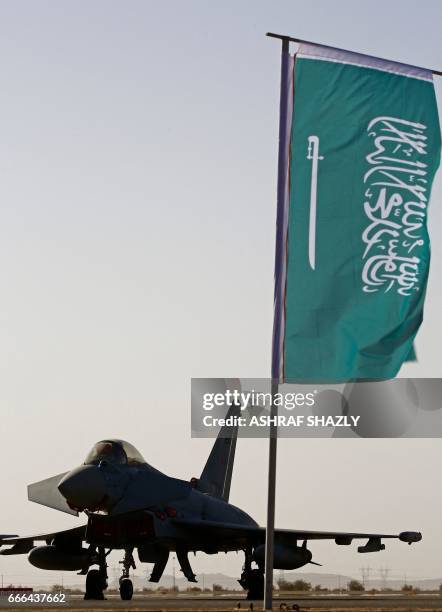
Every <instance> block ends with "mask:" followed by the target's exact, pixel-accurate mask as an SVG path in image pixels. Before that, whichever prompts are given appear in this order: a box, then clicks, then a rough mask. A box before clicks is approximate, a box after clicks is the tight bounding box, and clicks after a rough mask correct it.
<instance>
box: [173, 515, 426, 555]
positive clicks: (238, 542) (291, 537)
mask: <svg viewBox="0 0 442 612" xmlns="http://www.w3.org/2000/svg"><path fill="white" fill-rule="evenodd" d="M174 523H175V524H176V525H177V526H178V527H180V528H182V529H185V530H186V529H187V530H189V531H192V532H193V533H194V535H195V536H196V537H197V536H199V537H200V538H204V539H207V540H211V541H215V542H219V543H221V542H225V543H226V544H227V545H229V546H230V547H234V546H238V548H230V550H239V549H240V548H242V547H244V545H245V544H248V545H252V546H256V545H258V544H262V543H264V542H265V534H266V530H265V528H264V527H259V526H258V525H256V526H255V525H237V524H233V523H221V522H217V521H204V520H192V519H175V520H174ZM391 538H396V539H399V540H401V541H402V542H407V543H408V544H412V543H413V542H419V541H420V540H421V539H422V535H421V534H420V533H419V532H416V531H403V532H401V533H399V534H391V533H361V532H343V531H309V530H301V529H275V541H276V542H279V543H284V544H287V545H289V546H291V545H292V546H296V544H297V542H298V541H299V540H301V541H304V540H334V541H335V543H336V544H338V545H341V546H342V545H343V546H348V545H350V544H351V543H352V541H353V540H359V539H361V540H365V539H366V540H368V542H370V543H373V545H374V544H376V545H377V543H379V544H380V541H381V540H383V539H391ZM360 548H361V549H363V548H364V547H360ZM360 552H370V550H369V549H368V548H367V550H360Z"/></svg>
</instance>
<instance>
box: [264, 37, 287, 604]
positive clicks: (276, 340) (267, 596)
mask: <svg viewBox="0 0 442 612" xmlns="http://www.w3.org/2000/svg"><path fill="white" fill-rule="evenodd" d="M289 59H290V55H289V40H287V39H283V40H282V48H281V93H280V101H279V149H278V187H277V220H276V227H277V230H276V247H275V323H274V330H273V355H272V388H271V392H272V406H271V413H270V414H271V417H277V416H278V407H277V406H276V405H275V402H274V397H275V394H276V393H277V392H278V381H279V371H278V369H279V368H278V367H277V359H278V358H277V357H276V355H277V354H279V345H280V337H281V325H280V320H279V316H278V315H279V312H277V310H278V309H280V308H282V304H281V302H280V300H279V299H278V296H279V295H280V293H279V284H278V283H277V280H278V278H279V276H280V273H279V272H280V264H281V261H282V259H283V257H284V256H285V254H284V247H283V236H282V231H283V216H284V199H285V185H286V176H287V168H286V163H285V160H286V148H287V130H286V126H287V109H288V104H287V102H288V93H289V92H288V87H289V70H288V69H289ZM274 421H276V418H272V419H271V425H270V432H269V436H270V437H269V472H268V489H267V528H266V550H265V584H264V609H265V610H272V601H273V558H274V539H275V538H274V535H275V533H274V532H275V491H276V449H277V441H278V427H277V425H276V423H274Z"/></svg>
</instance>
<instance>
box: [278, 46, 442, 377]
mask: <svg viewBox="0 0 442 612" xmlns="http://www.w3.org/2000/svg"><path fill="white" fill-rule="evenodd" d="M287 76H288V79H289V82H290V87H289V88H288V89H289V94H288V95H289V100H288V108H289V112H288V117H287V130H288V131H289V137H288V139H287V140H288V143H289V144H288V147H287V151H286V164H287V167H286V169H287V185H286V196H285V201H284V203H283V207H282V209H281V210H278V221H277V223H278V236H279V240H281V241H282V246H281V249H280V253H282V255H281V256H280V258H279V260H278V257H277V261H276V287H275V321H274V338H273V377H274V378H277V379H279V381H280V382H291V381H292V382H295V381H306V382H307V381H323V382H326V381H327V382H341V381H348V380H369V379H386V378H392V377H394V376H396V374H397V373H398V371H399V368H400V367H401V365H402V364H403V363H404V361H407V360H409V359H413V358H414V350H413V340H414V338H415V336H416V333H417V331H418V329H419V326H420V324H421V322H422V317H423V306H424V299H425V290H426V284H427V277H428V270H429V262H430V244H429V237H428V232H427V209H428V203H429V199H430V192H431V185H432V181H433V178H434V174H435V172H436V169H437V167H438V164H439V159H440V127H439V121H438V114H437V106H436V99H435V92H434V87H433V78H432V73H431V72H430V71H427V70H423V69H420V68H416V67H413V66H408V65H404V64H397V63H394V62H389V61H386V60H381V59H378V58H374V57H370V56H364V55H359V54H355V53H350V52H346V51H341V50H338V49H333V48H330V47H322V46H317V45H311V44H302V45H301V46H300V49H299V52H298V53H297V54H296V56H295V58H294V59H293V58H291V60H290V62H289V72H288V75H287Z"/></svg>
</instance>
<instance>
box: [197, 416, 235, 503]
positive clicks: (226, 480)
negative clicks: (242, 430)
mask: <svg viewBox="0 0 442 612" xmlns="http://www.w3.org/2000/svg"><path fill="white" fill-rule="evenodd" d="M239 414H240V409H239V406H236V405H232V406H231V407H230V408H229V411H228V413H227V416H226V418H228V417H230V416H239ZM237 437H238V425H235V426H233V427H232V426H227V425H225V426H224V427H222V428H221V430H220V432H219V434H218V437H217V438H216V440H215V444H214V445H213V447H212V450H211V452H210V455H209V458H208V459H207V462H206V465H205V466H204V470H203V471H202V474H201V476H200V479H199V480H198V484H197V486H196V488H197V489H198V490H199V491H202V492H203V493H208V494H209V495H212V496H213V497H218V498H219V499H222V500H224V501H229V495H230V484H231V482H232V472H233V463H234V460H235V450H236V440H237Z"/></svg>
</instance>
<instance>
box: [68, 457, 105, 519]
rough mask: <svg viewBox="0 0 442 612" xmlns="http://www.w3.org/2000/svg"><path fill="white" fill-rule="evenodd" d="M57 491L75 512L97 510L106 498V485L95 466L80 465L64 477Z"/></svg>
mask: <svg viewBox="0 0 442 612" xmlns="http://www.w3.org/2000/svg"><path fill="white" fill-rule="evenodd" d="M58 490H59V491H60V493H61V494H62V495H63V497H64V498H65V499H66V501H67V503H68V505H69V506H70V507H71V508H73V509H76V510H98V509H99V508H100V506H102V504H103V502H104V501H105V498H106V483H105V480H104V477H103V474H102V473H101V471H100V469H99V468H98V467H97V466H96V465H82V466H80V467H78V468H75V470H72V471H71V472H69V473H68V474H66V476H64V477H63V478H62V479H61V481H60V482H59V484H58Z"/></svg>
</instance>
